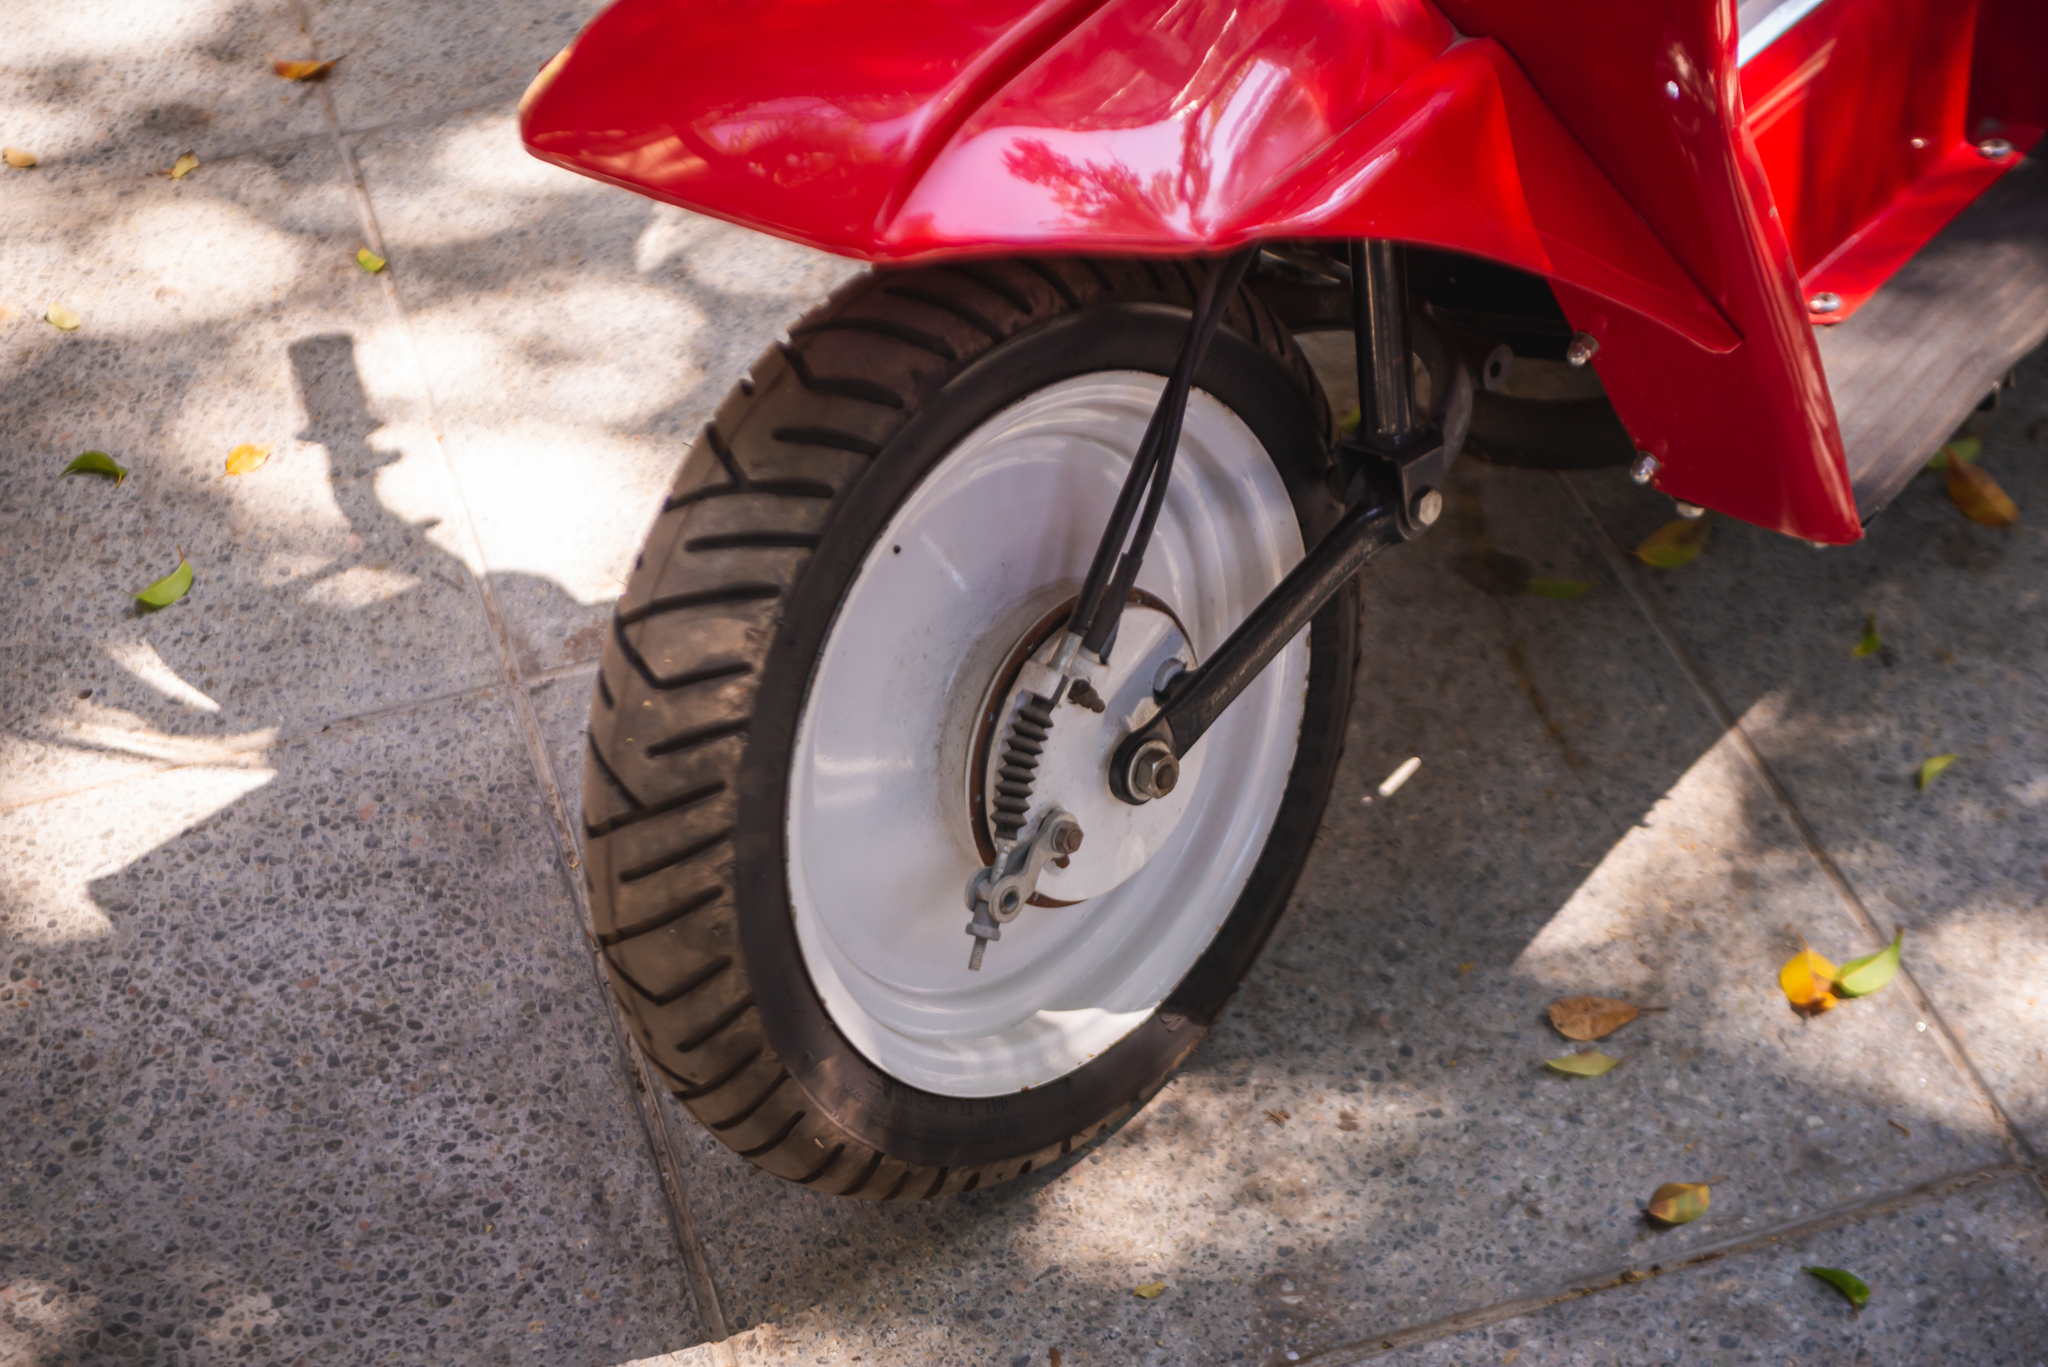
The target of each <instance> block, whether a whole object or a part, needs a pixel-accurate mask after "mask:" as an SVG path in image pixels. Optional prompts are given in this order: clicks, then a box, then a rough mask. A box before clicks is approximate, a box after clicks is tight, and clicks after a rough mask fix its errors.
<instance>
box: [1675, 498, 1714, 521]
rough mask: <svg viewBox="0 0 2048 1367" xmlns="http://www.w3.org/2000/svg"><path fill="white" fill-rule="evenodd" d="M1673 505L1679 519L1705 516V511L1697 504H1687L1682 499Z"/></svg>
mask: <svg viewBox="0 0 2048 1367" xmlns="http://www.w3.org/2000/svg"><path fill="white" fill-rule="evenodd" d="M1675 505H1676V507H1677V509H1678V515H1679V516H1680V517H1685V518H1693V517H1705V516H1706V515H1707V510H1706V509H1705V508H1702V507H1700V505H1699V504H1697V503H1687V502H1686V501H1685V500H1684V499H1678V500H1676V501H1675Z"/></svg>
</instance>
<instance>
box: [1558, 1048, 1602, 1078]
mask: <svg viewBox="0 0 2048 1367" xmlns="http://www.w3.org/2000/svg"><path fill="white" fill-rule="evenodd" d="M1620 1063H1621V1060H1620V1059H1618V1058H1614V1057H1612V1056H1610V1055H1607V1054H1603V1053H1601V1052H1600V1051H1599V1050H1598V1049H1587V1050H1584V1051H1583V1052H1580V1053H1576V1054H1566V1055H1565V1056H1564V1057H1563V1058H1547V1059H1545V1060H1543V1066H1544V1067H1546V1068H1548V1069H1551V1070H1552V1071H1553V1072H1559V1073H1569V1074H1571V1075H1572V1076H1573V1077H1602V1076H1604V1075H1606V1074H1608V1073H1611V1072H1613V1071H1614V1070H1615V1068H1616V1067H1617V1066H1619V1065H1620Z"/></svg>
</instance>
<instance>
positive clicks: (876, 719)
mask: <svg viewBox="0 0 2048 1367" xmlns="http://www.w3.org/2000/svg"><path fill="white" fill-rule="evenodd" d="M1162 386H1163V381H1162V380H1161V379H1160V378H1159V377H1157V376H1153V375H1145V374H1138V373H1133V372H1111V373H1103V374H1095V375H1087V376H1082V377H1079V378H1076V379H1073V380H1068V381H1064V382H1062V383H1060V384H1057V385H1053V386H1050V387H1048V388H1047V389H1044V390H1041V391H1039V392H1038V393H1036V394H1033V395H1031V396H1029V397H1027V398H1025V399H1023V400H1021V401H1019V402H1017V403H1015V404H1013V405H1011V406H1010V407H1009V408H1007V409H1005V410H1003V411H1002V412H1001V413H998V414H997V415H995V416H994V417H992V418H990V419H989V420H988V421H986V422H985V423H983V424H982V425H981V426H980V427H979V428H977V429H976V430H975V431H974V432H972V433H970V434H969V435H968V436H967V437H966V438H965V439H963V440H962V441H961V442H960V444H959V445H958V446H957V447H956V448H955V449H954V450H952V451H951V452H949V453H948V454H947V455H946V456H945V457H944V458H943V459H942V460H941V461H939V463H938V464H937V465H936V466H934V467H933V469H932V470H931V472H930V473H929V474H927V475H926V476H925V478H924V479H923V480H922V481H921V482H920V483H919V484H918V486H917V487H916V488H915V489H914V490H912V492H911V493H910V495H909V496H908V497H907V498H906V499H905V500H904V502H903V505H902V506H901V507H900V508H898V509H897V511H896V513H895V515H894V516H893V518H892V519H891V520H890V523H889V525H888V527H887V528H886V529H885V530H884V531H883V533H882V535H881V537H880V539H879V540H878V541H877V542H876V543H875V545H874V547H873V549H872V550H871V551H870V553H869V554H868V556H867V558H866V560H865V561H864V562H863V564H862V566H861V568H860V570H859V572H858V573H857V574H856V575H855V577H854V579H853V582H852V584H851V585H850V586H849V587H848V589H847V592H846V595H845V598H844V599H843V600H842V602H841V603H840V607H839V611H838V615H837V616H836V617H835V619H834V621H833V624H832V628H831V631H830V633H829V635H828V636H827V639H826V644H825V648H824V650H823V652H822V653H821V655H820V657H819V660H818V664H817V669H816V672H815V673H814V674H813V676H812V680H811V685H810V691H809V694H808V696H807V697H806V700H805V703H804V710H803V714H802V717H801V719H800V721H799V724H798V732H797V739H796V746H795V749H794V753H793V757H792V764H791V773H790V789H789V809H788V814H787V821H788V830H787V835H788V851H789V853H788V877H789V888H790V899H791V910H792V914H793V916H794V918H795V923H796V931H797V938H798V943H799V946H800V947H801V949H802V951H803V956H804V965H805V968H806V969H807V970H808V971H809V973H810V976H811V981H812V983H813V985H814V986H815V987H816V989H817V991H818V994H819V996H820V998H821V999H822V1000H823V1001H824V1004H825V1007H826V1009H827V1010H828V1011H829V1012H830V1013H831V1016H832V1019H833V1022H834V1024H835V1025H837V1026H838V1027H839V1029H840V1030H841V1031H842V1032H843V1033H844V1034H845V1035H846V1037H847V1039H848V1040H849V1041H850V1042H852V1044H853V1045H854V1047H855V1048H857V1049H859V1050H860V1051H861V1053H862V1054H864V1055H865V1056H866V1057H867V1058H869V1059H870V1060H871V1061H873V1062H874V1063H875V1064H876V1065H877V1066H878V1067H880V1068H882V1069H883V1070H884V1071H886V1072H888V1073H889V1074H891V1075H892V1076H894V1077H896V1078H898V1079H900V1080H902V1081H903V1082H906V1083H908V1084H910V1085H912V1086H915V1087H918V1088H922V1089H924V1090H927V1091H931V1092H936V1093H939V1094H941V1095H948V1096H995V1095H1000V1094H1002V1093H1006V1092H1012V1091H1016V1090H1019V1089H1021V1088H1026V1087H1032V1086H1037V1085H1039V1084H1042V1083H1045V1082H1048V1081H1051V1080H1052V1079H1054V1078H1057V1077H1060V1076H1063V1075H1064V1074H1066V1073H1069V1072H1072V1071H1073V1070H1074V1069H1076V1068H1078V1067H1080V1066H1082V1065H1083V1064H1085V1063H1086V1062H1087V1061H1088V1060H1089V1059H1091V1058H1094V1057H1095V1056H1096V1055H1098V1054H1100V1053H1101V1052H1102V1051H1103V1050H1105V1049H1107V1048H1109V1047H1110V1046H1111V1045H1113V1044H1115V1043H1116V1042H1117V1041H1118V1040H1119V1039H1121V1038H1123V1037H1124V1035H1126V1034H1128V1033H1129V1032H1130V1031H1131V1030H1133V1029H1135V1028H1136V1027H1137V1026H1138V1024H1139V1023H1141V1022H1142V1021H1143V1020H1144V1019H1145V1018H1146V1017H1147V1016H1148V1015H1149V1014H1150V1013H1151V1012H1152V1011H1153V1010H1154V1008H1156V1007H1157V1006H1158V1004H1159V1002H1160V1001H1161V1000H1162V999H1163V998H1164V997H1165V996H1166V994H1167V993H1168V992H1169V991H1170V990H1171V989H1172V988H1173V986H1174V984H1175V983H1177V982H1179V981H1180V979H1181V978H1182V977H1183V976H1185V975H1186V973H1187V971H1188V969H1189V968H1190V967H1192V966H1193V964H1194V962H1195V961H1196V959H1198V958H1199V957H1200V956H1201V954H1202V952H1203V950H1205V949H1206V948H1207V947H1208V946H1209V943H1210V942H1211V941H1212V940H1213V939H1214V938H1215V935H1216V932H1217V931H1218V929H1220V928H1221V926H1222V924H1223V921H1224V919H1225V918H1226V917H1227V916H1228V915H1229V913H1230V910H1231V908H1232V907H1233V906H1235V904H1236V902H1237V899H1238V897H1239V895H1240V893H1242V891H1243V889H1244V885H1245V881H1246V879H1248V878H1249V877H1250V875H1251V871H1252V867H1253V865H1254V864H1255V862H1256V861H1257V859H1258V856H1259V854H1260V852H1261V851H1262V850H1263V849H1264V848H1265V845H1266V840H1267V837H1268V835H1269V834H1270V833H1271V830H1272V825H1273V820H1274V817H1275V815H1276V814H1277V812H1278V811H1279V807H1280V801H1281V796H1282V794H1283V792H1284V790H1285V787H1286V783H1287V778H1288V775H1289V773H1290V771H1291V770H1292V768H1293V763H1294V753H1295V747H1296V744H1297V742H1298V740H1299V736H1300V730H1301V718H1302V714H1303V710H1304V707H1305V704H1306V694H1307V678H1308V641H1307V637H1306V635H1304V636H1302V637H1300V638H1298V639H1297V640H1295V641H1294V642H1293V643H1292V644H1291V645H1289V646H1288V647H1287V649H1286V650H1284V651H1282V652H1281V654H1280V655H1279V657H1278V658H1277V659H1275V660H1274V661H1273V663H1272V664H1271V665H1270V666H1269V667H1268V668H1267V669H1266V670H1265V672H1264V673H1262V674H1261V675H1260V676H1259V678H1258V679H1257V680H1255V681H1254V682H1253V683H1252V685H1251V686H1250V687H1249V688H1247V689H1246V690H1245V692H1244V693H1243V694H1242V695H1241V696H1240V697H1239V698H1238V699H1237V700H1236V702H1234V703H1233V704H1232V705H1231V706H1230V708H1229V709H1228V710H1227V711H1225V713H1224V714H1223V716H1222V717H1221V718H1220V719H1219V720H1218V721H1217V723H1216V724H1215V725H1214V726H1213V727H1212V728H1211V729H1210V730H1209V732H1208V734H1207V735H1206V736H1205V737H1204V738H1203V739H1202V741H1201V743H1200V744H1199V745H1197V746H1196V747H1195V748H1194V750H1193V751H1191V752H1190V753H1189V754H1188V755H1187V756H1186V757H1185V759H1184V761H1183V767H1182V772H1181V778H1180V781H1179V783H1178V784H1177V785H1176V787H1175V789H1174V791H1173V792H1172V793H1171V794H1170V795H1168V796H1167V797H1166V798H1164V799H1161V800H1159V801H1155V802H1152V803H1148V804H1145V805H1143V806H1137V807H1133V806H1130V805H1128V804H1125V803H1122V802H1119V801H1117V800H1116V799H1115V798H1114V797H1112V796H1111V795H1110V793H1109V790H1108V779H1107V772H1108V770H1107V766H1108V759H1109V754H1110V751H1111V750H1112V749H1114V747H1115V745H1116V743H1117V742H1118V741H1120V740H1121V739H1122V737H1123V736H1124V734H1126V731H1127V728H1128V727H1129V726H1130V725H1131V724H1132V723H1133V721H1135V720H1139V719H1141V718H1142V716H1143V715H1144V714H1145V713H1146V712H1147V711H1148V709H1149V707H1150V702H1149V699H1150V695H1151V688H1152V683H1153V680H1154V677H1155V675H1156V672H1157V669H1158V665H1159V663H1160V662H1161V661H1163V660H1164V659H1165V658H1166V656H1167V655H1168V654H1170V653H1174V652H1175V651H1179V652H1180V653H1181V654H1182V658H1190V657H1192V658H1195V659H1199V658H1204V657H1206V656H1207V655H1208V654H1209V653H1211V652H1213V651H1215V650H1216V648H1217V647H1218V646H1220V645H1221V644H1222V643H1223V641H1224V640H1225V639H1226V638H1227V637H1228V636H1229V634H1230V632H1231V630H1232V629H1233V628H1235V627H1236V626H1237V624H1238V623H1239V622H1240V621H1241V620H1243V618H1244V616H1245V614H1246V613H1247V612H1249V611H1250V610H1251V608H1252V607H1253V606H1254V605H1255V604H1256V603H1258V601H1259V600H1260V599H1261V598H1263V597H1264V596H1265V595H1266V593H1267V591H1268V590H1270V589H1271V588H1272V587H1273V585H1275V584H1276V583H1278V582H1279V581H1280V579H1281V577H1282V576H1283V575H1285V574H1286V572H1287V571H1288V570H1289V569H1290V568H1292V567H1293V566H1294V564H1295V563H1296V562H1297V561H1299V560H1300V558H1301V554H1302V544H1301V532H1300V527H1299V524H1298V523H1297V521H1296V520H1295V515H1294V509H1293V506H1292V504H1291V503H1290V501H1289V499H1288V496H1287V490H1286V487H1285V485H1284V484H1283V483H1282V482H1281V479H1280V474H1279V472H1278V471H1277V470H1276V469H1275V468H1274V466H1273V463H1272V461H1271V459H1270V458H1269V457H1268V456H1267V455H1266V452H1265V450H1264V449H1263V448H1262V447H1261V446H1260V444H1259V442H1258V439H1257V438H1256V437H1255V436H1254V435H1253V434H1252V432H1251V430H1250V429H1249V428H1248V427H1246V426H1245V425H1244V423H1243V422H1242V421H1241V420H1239V418H1238V417H1237V416H1236V415H1235V414H1234V413H1232V412H1231V411H1230V410H1229V409H1228V408H1226V407H1225V406H1224V405H1223V404H1221V403H1219V402H1218V401H1217V400H1216V399H1214V398H1212V397H1211V396H1210V395H1208V394H1206V393H1203V392H1201V391H1196V392H1195V393H1194V394H1193V395H1192V396H1191V398H1190V400H1189V404H1188V411H1187V418H1186V423H1185V426H1184V429H1183V433H1182V437H1181V444H1180V448H1179V452H1178V455H1177V457H1176V460H1175V465H1174V470H1173V478H1172V483H1171V485H1170V487H1169V489H1168V492H1167V496H1166V502H1165V506H1164V509H1163V510H1162V513H1161V516H1160V520H1159V524H1158V528H1157V531H1156V532H1155V534H1154V536H1153V539H1152V542H1151V545H1150V548H1149V550H1148V552H1147V554H1146V558H1145V566H1144V570H1143V572H1142V573H1141V574H1140V576H1139V579H1138V585H1137V587H1138V589H1139V590H1140V591H1141V592H1142V593H1143V594H1144V595H1146V596H1147V598H1148V599H1149V600H1150V601H1151V602H1152V603H1155V604H1159V605H1162V606H1161V607H1160V608H1154V607H1149V606H1133V607H1131V608H1129V609H1127V610H1126V612H1125V615H1124V618H1123V623H1122V627H1121V630H1120V633H1119V637H1118V639H1117V641H1116V642H1115V644H1114V645H1113V647H1112V650H1111V658H1110V661H1109V664H1108V666H1107V668H1106V669H1104V668H1095V667H1093V666H1091V667H1090V672H1091V677H1092V679H1093V682H1094V683H1095V686H1096V688H1097V689H1098V690H1099V691H1100V692H1101V693H1102V695H1103V697H1104V698H1105V699H1106V700H1107V701H1108V704H1109V706H1108V709H1107V710H1106V711H1105V712H1104V713H1102V714H1099V715H1098V714H1096V713H1094V712H1091V711H1088V710H1086V709H1084V708H1082V707H1079V706H1077V705H1075V704H1073V703H1070V702H1063V703H1062V704H1061V705H1060V707H1059V708H1058V710H1057V714H1056V715H1057V720H1056V722H1055V724H1054V727H1053V733H1052V740H1051V744H1050V745H1049V746H1048V749H1047V751H1046V754H1045V758H1044V759H1043V760H1042V762H1041V765H1040V768H1039V771H1038V776H1037V781H1036V782H1035V783H1034V785H1033V792H1032V798H1033V810H1032V812H1031V813H1030V816H1031V819H1033V820H1036V818H1037V816H1038V815H1039V814H1040V813H1041V812H1042V811H1043V809H1044V807H1045V806H1046V805H1048V804H1055V803H1056V804H1058V805H1060V806H1062V807H1064V808H1066V809H1067V810H1068V811H1070V812H1072V813H1074V814H1075V815H1076V816H1077V817H1078V818H1079V819H1080V823H1081V827H1082V830H1083V832H1084V836H1085V838H1084V841H1083V844H1082V847H1081V849H1080V850H1079V851H1077V852H1076V853H1075V855H1074V856H1073V859H1072V863H1071V864H1070V866H1069V867H1068V868H1065V869H1060V868H1057V867H1048V869H1047V871H1046V876H1045V877H1044V878H1042V879H1041V881H1040V884H1039V890H1040V893H1041V894H1042V896H1043V898H1044V899H1045V900H1046V901H1048V902H1055V903H1061V904H1062V905H1032V906H1027V907H1025V908H1024V910H1023V912H1022V914H1021V915H1019V916H1018V918H1017V919H1016V920H1015V921H1012V922H1010V923H1009V924H1007V925H1005V926H1004V927H1003V934H1002V939H1001V940H999V941H996V942H995V943H993V944H991V945H989V947H988V952H987V956H986V959H985V961H984V964H983V967H982V970H981V971H980V972H975V973H970V972H969V971H968V969H967V951H968V949H969V947H970V945H971V943H972V941H971V939H970V937H969V936H968V935H967V934H966V926H967V921H968V911H967V908H966V905H965V903H964V900H963V891H964V889H965V888H966V886H967V881H968V878H969V877H970V876H971V875H972V874H973V873H974V872H975V870H977V869H978V868H981V867H982V866H983V865H984V864H985V863H986V856H985V854H984V852H983V850H982V849H981V848H980V842H978V841H977V838H976V823H975V821H974V819H972V817H971V815H970V810H969V808H970V805H971V803H970V800H971V798H972V796H973V795H974V787H975V785H978V784H980V783H981V782H983V781H984V775H985V773H986V769H985V767H983V765H982V764H977V763H976V759H977V755H976V751H977V748H978V747H979V746H981V745H982V744H983V737H985V736H986V735H987V734H988V733H987V731H986V730H985V727H984V721H985V718H986V709H987V706H988V704H989V703H990V702H991V700H992V692H991V690H992V689H993V688H994V687H995V686H996V684H997V682H998V675H999V672H1001V671H1003V670H1004V669H1005V666H1006V664H1007V665H1008V666H1009V667H1010V668H1014V667H1015V652H1016V650H1017V648H1018V643H1019V642H1020V641H1023V640H1025V639H1026V638H1027V636H1028V635H1030V634H1031V633H1033V631H1034V628H1035V625H1036V624H1041V623H1043V622H1045V621H1046V619H1047V618H1048V616H1049V614H1052V613H1055V612H1056V611H1057V610H1058V607H1059V605H1060V604H1061V603H1063V602H1070V601H1071V600H1072V599H1073V597H1074V596H1075V594H1076V593H1077V592H1078V591H1079V588H1080V582H1081V579H1082V576H1083V575H1085V574H1086V572H1087V568H1088V562H1089V559H1090V557H1091V555H1092V554H1093V552H1094V549H1095V543H1096V540H1097V538H1099V537H1100V536H1101V533H1102V528H1103V527H1104V526H1105V525H1106V524H1107V522H1108V520H1109V516H1110V510H1111V506H1112V505H1113V504H1114V502H1115V500H1116V496H1117V492H1118V490H1119V488H1120V487H1121V486H1122V484H1123V479H1124V475H1125V473H1126V471H1127V470H1128V469H1129V468H1130V457H1131V453H1132V452H1134V451H1135V450H1136V449H1137V447H1138V443H1139V441H1140V440H1141V439H1142V437H1143V435H1144V431H1145V426H1146V423H1147V422H1148V420H1149V419H1150V418H1151V415H1152V410H1153V407H1154V406H1155V405H1156V403H1157V402H1158V397H1159V392H1160V390H1161V388H1162ZM1183 630H1184V631H1185V633H1186V638H1187V639H1186V641H1183V640H1182V638H1181V636H1180V633H1181V632H1182V631H1183ZM1011 696H1012V694H1011V693H1010V692H1008V691H1006V692H1005V694H1004V699H1005V701H1006V702H1008V701H1009V699H1010V698H1011ZM1003 710H1004V712H1005V716H1004V718H1003V721H1004V723H1005V724H1006V723H1007V713H1008V711H1009V709H1008V707H1005V708H1004V709H1003ZM995 743H996V744H997V745H1000V743H1001V737H1000V732H998V734H997V737H996V742H995ZM985 754H986V752H985V751H984V752H983V755H984V756H985ZM1029 830H1030V827H1028V826H1027V828H1026V833H1027V834H1028V833H1029ZM981 839H982V840H983V841H985V840H986V834H985V833H984V834H983V835H982V837H981Z"/></svg>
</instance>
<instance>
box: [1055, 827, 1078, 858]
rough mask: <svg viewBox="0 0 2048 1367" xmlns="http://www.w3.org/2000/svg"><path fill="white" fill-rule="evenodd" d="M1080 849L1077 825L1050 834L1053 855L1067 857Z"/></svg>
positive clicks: (1061, 828)
mask: <svg viewBox="0 0 2048 1367" xmlns="http://www.w3.org/2000/svg"><path fill="white" fill-rule="evenodd" d="M1080 848H1081V828H1080V826H1079V825H1072V826H1062V827H1060V828H1059V829H1058V830H1056V831H1054V832H1053V833H1052V852H1053V853H1054V854H1057V855H1069V854H1072V853H1073V852H1074V851H1075V850H1078V849H1080Z"/></svg>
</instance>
